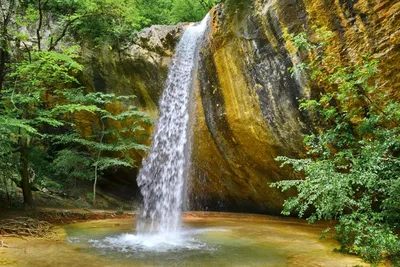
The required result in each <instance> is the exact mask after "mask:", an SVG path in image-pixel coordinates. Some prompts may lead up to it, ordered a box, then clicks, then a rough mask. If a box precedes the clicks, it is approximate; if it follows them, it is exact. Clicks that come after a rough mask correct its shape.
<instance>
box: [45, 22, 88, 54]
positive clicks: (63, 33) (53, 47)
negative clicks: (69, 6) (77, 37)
mask: <svg viewBox="0 0 400 267" xmlns="http://www.w3.org/2000/svg"><path fill="white" fill-rule="evenodd" d="M83 16H85V15H83ZM83 16H81V17H77V18H74V19H73V20H70V21H68V22H67V24H65V27H64V29H63V31H62V33H61V34H60V36H58V37H57V39H56V40H55V42H54V43H53V39H52V40H51V42H50V47H49V51H52V50H54V49H55V48H56V46H57V44H58V43H59V42H60V41H61V39H62V38H64V36H65V35H66V34H67V30H68V28H69V26H71V25H72V24H73V23H74V22H75V21H77V20H78V19H80V18H82V17H83Z"/></svg>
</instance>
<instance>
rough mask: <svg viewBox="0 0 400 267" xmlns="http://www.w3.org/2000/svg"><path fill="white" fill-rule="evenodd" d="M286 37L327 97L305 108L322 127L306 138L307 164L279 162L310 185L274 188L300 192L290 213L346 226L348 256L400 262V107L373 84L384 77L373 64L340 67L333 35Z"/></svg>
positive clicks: (342, 233)
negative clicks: (378, 76)
mask: <svg viewBox="0 0 400 267" xmlns="http://www.w3.org/2000/svg"><path fill="white" fill-rule="evenodd" d="M284 37H285V39H286V41H287V47H288V49H289V50H290V51H291V52H292V53H293V55H296V56H300V57H301V58H302V59H303V63H300V64H298V65H297V66H295V68H293V69H292V71H295V70H297V71H300V72H303V73H304V74H306V73H307V74H309V75H310V77H309V78H310V79H311V80H312V81H314V82H315V84H316V85H318V86H319V87H320V88H322V89H323V92H324V93H323V94H321V96H320V97H319V98H317V99H310V100H303V101H302V102H301V105H300V109H302V110H306V111H309V112H310V114H312V115H314V116H315V119H316V120H317V121H318V122H319V125H322V127H319V128H318V129H316V132H315V133H312V134H309V135H306V136H305V137H304V144H305V146H306V147H307V149H308V156H307V158H306V159H290V158H287V157H279V158H278V160H280V161H283V165H286V164H289V165H292V166H293V168H294V170H295V171H297V172H302V173H304V174H305V179H304V180H297V181H281V182H278V183H275V184H274V186H276V187H279V188H282V190H283V191H286V190H288V189H289V188H291V187H295V188H296V189H297V191H298V195H297V196H296V197H293V198H290V199H288V200H286V201H285V203H284V211H283V214H285V215H288V214H290V213H291V212H292V211H296V212H298V214H299V216H300V217H303V216H307V217H308V220H309V221H310V222H314V221H315V220H331V219H336V220H338V224H337V226H336V228H335V230H336V231H335V236H336V238H337V239H338V240H339V241H340V244H341V248H340V250H341V251H343V252H348V253H354V254H358V255H361V256H362V257H363V258H364V259H365V260H367V261H370V262H379V261H380V260H382V259H383V258H384V257H389V258H391V259H394V258H393V257H398V256H399V255H400V242H399V237H398V235H397V234H396V228H397V227H399V226H400V225H399V222H400V213H399V207H400V198H399V195H400V178H399V177H400V176H399V171H400V158H399V153H400V103H399V102H398V101H397V100H395V99H391V97H390V95H388V94H387V90H386V89H384V88H383V87H379V86H376V85H375V84H374V83H372V81H371V78H372V77H373V76H374V75H376V74H377V73H378V61H377V60H375V59H373V57H371V56H364V57H362V58H360V60H359V62H358V63H356V64H348V65H345V64H343V63H338V61H337V59H336V57H335V55H334V54H333V53H332V52H330V51H332V50H331V49H329V43H331V42H330V41H331V38H332V37H333V33H332V32H329V31H327V30H325V29H317V30H316V34H315V39H316V40H317V41H318V42H316V43H311V42H309V41H308V39H307V35H306V34H305V33H301V34H299V35H293V34H289V33H287V32H286V34H285V35H284ZM327 230H329V229H327Z"/></svg>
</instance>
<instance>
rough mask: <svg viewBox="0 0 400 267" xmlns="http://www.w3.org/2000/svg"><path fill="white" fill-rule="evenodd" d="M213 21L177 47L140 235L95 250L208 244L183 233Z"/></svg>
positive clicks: (147, 173)
mask: <svg viewBox="0 0 400 267" xmlns="http://www.w3.org/2000/svg"><path fill="white" fill-rule="evenodd" d="M208 22H209V15H207V16H206V17H205V18H204V19H203V21H202V22H200V23H197V24H192V25H190V26H188V27H187V28H186V30H185V32H184V33H183V36H182V38H181V40H180V42H179V44H178V45H177V48H176V53H175V56H174V59H173V62H172V65H171V67H170V71H169V74H168V80H167V86H166V88H165V90H164V92H163V95H162V98H161V101H160V117H159V119H158V122H157V125H156V130H155V135H154V138H153V144H152V147H151V150H150V153H149V155H148V157H147V158H146V159H145V160H144V162H143V167H142V169H141V170H140V173H139V176H138V178H137V181H138V185H139V187H140V190H141V193H142V195H143V208H142V211H141V214H140V215H139V216H138V218H137V220H136V233H135V234H123V235H121V236H117V237H108V238H105V239H104V240H97V241H93V245H94V246H95V247H120V248H122V249H123V248H126V247H130V248H132V249H134V250H139V251H143V250H144V251H158V252H159V251H168V250H171V249H197V248H201V247H204V244H203V243H202V242H200V241H198V240H196V239H194V238H192V236H191V234H192V232H190V231H189V232H188V231H181V230H180V229H181V227H180V220H181V211H182V201H183V189H184V188H183V187H184V184H185V180H186V177H185V176H186V173H187V166H188V165H189V162H188V158H189V157H190V155H189V152H190V142H189V140H190V130H189V128H190V127H189V121H190V120H189V113H190V102H191V101H190V99H191V95H192V94H191V92H192V87H193V76H194V73H195V71H196V67H197V56H198V53H199V47H200V44H201V41H202V40H203V35H204V33H205V31H206V29H207V25H208Z"/></svg>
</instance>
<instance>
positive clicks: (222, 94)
mask: <svg viewBox="0 0 400 267" xmlns="http://www.w3.org/2000/svg"><path fill="white" fill-rule="evenodd" d="M244 2H246V1H244ZM244 6H246V8H244V9H241V10H237V11H236V12H232V11H229V10H227V9H226V8H224V7H222V6H219V7H217V8H215V9H214V10H213V11H212V23H211V28H210V31H209V33H208V36H207V40H206V42H205V44H204V47H203V48H202V52H201V58H200V62H199V73H198V84H197V86H196V94H197V97H196V103H197V106H196V124H195V126H194V144H193V147H194V149H193V170H192V176H193V177H194V179H193V181H194V182H193V184H192V187H191V194H190V195H191V198H192V201H191V202H192V204H193V206H192V207H194V208H203V209H204V208H207V207H208V208H210V209H228V210H239V211H240V210H243V211H247V212H249V211H253V212H263V213H264V212H267V213H277V212H279V211H280V210H281V204H282V201H283V199H284V198H285V197H286V196H287V195H284V194H282V193H280V192H278V191H277V190H276V189H271V188H269V185H270V183H271V182H274V181H277V180H281V179H288V178H289V179H293V178H296V177H294V175H293V174H292V173H291V172H290V170H288V169H281V168H279V163H277V162H275V161H274V158H275V157H276V156H278V155H286V156H292V157H299V156H301V154H302V153H303V148H302V137H301V136H302V133H304V132H305V131H307V130H310V129H309V127H310V126H309V125H310V122H309V120H308V119H307V117H306V116H305V115H304V114H301V113H299V111H298V102H297V99H298V98H304V97H310V94H312V92H313V90H311V89H310V88H309V86H308V85H307V82H304V81H302V79H301V77H296V76H295V77H291V75H290V73H289V72H288V70H287V69H288V68H289V67H291V66H292V64H293V61H294V60H296V59H293V58H291V57H290V56H289V54H288V52H287V51H286V49H285V43H284V40H283V39H282V34H283V29H284V28H288V30H289V32H294V33H298V32H300V31H306V32H312V31H311V30H310V29H311V27H312V26H313V25H315V26H317V27H322V26H326V27H327V28H328V29H329V30H331V31H333V32H334V33H335V36H336V38H335V41H334V43H333V44H332V49H333V50H334V51H335V52H336V53H337V55H338V57H337V60H338V61H342V62H343V61H347V62H355V61H356V60H358V59H359V58H360V55H364V54H367V53H369V54H374V56H375V57H377V58H379V60H380V62H381V65H380V67H381V72H380V73H381V74H380V76H379V77H377V79H376V84H377V85H378V86H385V88H387V91H388V93H391V94H393V96H396V97H398V96H399V89H400V88H399V87H400V73H399V70H400V64H398V62H399V60H400V53H399V47H400V43H399V40H400V39H399V38H400V2H399V1H373V0H368V1H367V0H358V1H351V0H349V1H345V0H302V1H294V0H255V1H247V4H246V5H244ZM297 178H298V177H297Z"/></svg>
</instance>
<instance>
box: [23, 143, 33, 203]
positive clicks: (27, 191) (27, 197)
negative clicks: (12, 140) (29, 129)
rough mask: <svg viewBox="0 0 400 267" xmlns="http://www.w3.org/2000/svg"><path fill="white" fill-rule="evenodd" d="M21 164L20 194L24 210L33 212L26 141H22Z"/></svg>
mask: <svg viewBox="0 0 400 267" xmlns="http://www.w3.org/2000/svg"><path fill="white" fill-rule="evenodd" d="M21 163H22V166H21V179H22V193H23V196H24V205H25V210H34V209H36V206H35V202H34V201H33V196H32V189H31V183H30V181H29V161H28V144H27V140H26V139H25V140H22V145H21Z"/></svg>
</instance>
